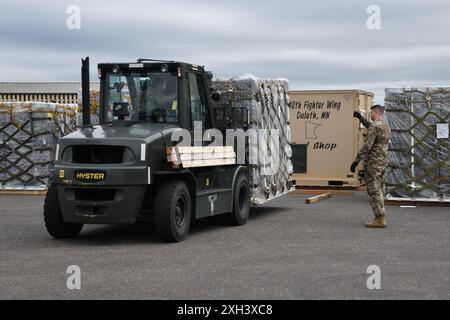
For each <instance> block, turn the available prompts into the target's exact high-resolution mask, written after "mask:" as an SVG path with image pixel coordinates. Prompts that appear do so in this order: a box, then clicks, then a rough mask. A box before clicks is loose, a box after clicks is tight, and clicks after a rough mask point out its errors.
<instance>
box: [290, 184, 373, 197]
mask: <svg viewBox="0 0 450 320" xmlns="http://www.w3.org/2000/svg"><path fill="white" fill-rule="evenodd" d="M366 190H367V187H366V186H360V187H325V186H323V187H320V186H298V185H296V186H295V190H293V191H292V192H291V194H311V195H321V194H326V193H330V194H332V195H342V196H348V195H353V193H354V192H355V191H356V192H360V191H366Z"/></svg>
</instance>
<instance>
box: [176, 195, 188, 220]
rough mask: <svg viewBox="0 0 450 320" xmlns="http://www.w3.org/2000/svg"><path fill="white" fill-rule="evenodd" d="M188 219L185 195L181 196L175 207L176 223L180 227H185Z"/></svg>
mask: <svg viewBox="0 0 450 320" xmlns="http://www.w3.org/2000/svg"><path fill="white" fill-rule="evenodd" d="M186 219H187V206H186V199H185V197H184V196H180V197H179V198H178V201H177V206H176V207H175V224H176V225H177V227H178V228H181V227H183V225H184V224H185V222H186Z"/></svg>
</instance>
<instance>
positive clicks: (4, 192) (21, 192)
mask: <svg viewBox="0 0 450 320" xmlns="http://www.w3.org/2000/svg"><path fill="white" fill-rule="evenodd" d="M12 194H13V195H46V194H47V190H25V189H21V190H16V189H10V190H7V189H2V190H0V195H12Z"/></svg>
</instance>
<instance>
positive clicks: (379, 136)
mask: <svg viewBox="0 0 450 320" xmlns="http://www.w3.org/2000/svg"><path fill="white" fill-rule="evenodd" d="M383 114H384V108H383V107H382V106H380V105H375V106H373V107H372V108H371V112H370V117H371V119H372V121H373V122H369V121H368V120H366V119H365V118H363V117H362V115H361V114H360V113H358V112H355V114H354V116H355V117H356V118H358V119H359V120H360V121H361V123H362V124H363V125H364V126H365V127H366V128H368V132H367V139H366V141H365V143H364V145H363V147H362V148H361V150H360V151H359V152H358V155H357V156H356V159H355V161H354V162H353V163H352V165H351V167H350V170H351V172H355V170H356V167H357V165H358V163H359V162H360V161H361V160H364V169H365V170H364V172H365V179H366V182H367V194H368V195H369V199H370V206H371V207H372V210H373V213H374V215H375V219H374V221H372V222H370V223H367V224H366V227H368V228H384V227H386V219H385V211H384V196H385V192H386V190H385V184H384V182H385V178H386V168H387V165H388V159H387V153H388V143H389V137H390V129H389V125H388V124H387V123H386V122H384V118H383Z"/></svg>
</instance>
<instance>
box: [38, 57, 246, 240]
mask: <svg viewBox="0 0 450 320" xmlns="http://www.w3.org/2000/svg"><path fill="white" fill-rule="evenodd" d="M81 71H82V72H81V73H82V118H83V122H82V125H81V126H79V128H78V129H77V131H75V132H73V133H71V134H69V135H67V136H65V137H63V138H61V139H60V140H59V142H58V144H57V146H56V155H55V161H54V164H53V166H52V170H51V178H50V181H49V188H48V192H47V195H46V197H45V202H44V221H45V226H46V229H47V231H48V233H49V234H50V235H51V236H52V237H54V238H58V239H61V238H73V237H76V236H78V235H79V233H80V232H81V229H82V227H83V225H84V224H117V225H123V224H134V223H137V222H153V223H154V226H155V230H156V233H157V235H158V236H159V238H160V239H161V240H162V241H165V242H180V241H183V240H184V239H185V238H186V236H187V234H188V232H189V228H190V225H191V222H192V221H193V220H196V219H202V218H207V217H211V216H216V215H224V217H226V219H227V220H228V221H229V223H231V224H233V225H237V226H241V225H244V224H246V222H247V220H248V217H249V212H250V204H251V191H250V185H249V176H248V175H249V167H248V164H244V165H239V164H236V161H234V162H233V161H232V162H231V163H230V162H227V164H218V165H209V166H196V167H185V166H183V165H179V166H174V164H173V163H171V162H170V161H168V155H167V150H168V149H170V148H174V147H175V146H176V142H174V141H172V139H171V136H172V134H173V133H174V132H175V131H176V130H180V128H182V129H185V130H188V131H193V130H194V122H197V123H198V122H201V124H202V128H203V130H206V129H208V128H216V123H215V118H216V117H215V114H214V108H215V101H216V100H217V99H218V94H217V93H213V92H212V90H211V79H212V74H211V73H209V72H206V71H205V69H204V67H202V66H197V65H193V64H188V63H183V62H176V61H161V60H151V59H138V60H137V62H132V63H101V64H99V65H98V76H99V78H100V108H99V125H95V126H92V125H91V121H90V116H91V112H90V91H89V57H87V58H86V59H82V68H81ZM203 145H205V144H204V143H203ZM174 150H175V149H174Z"/></svg>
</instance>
